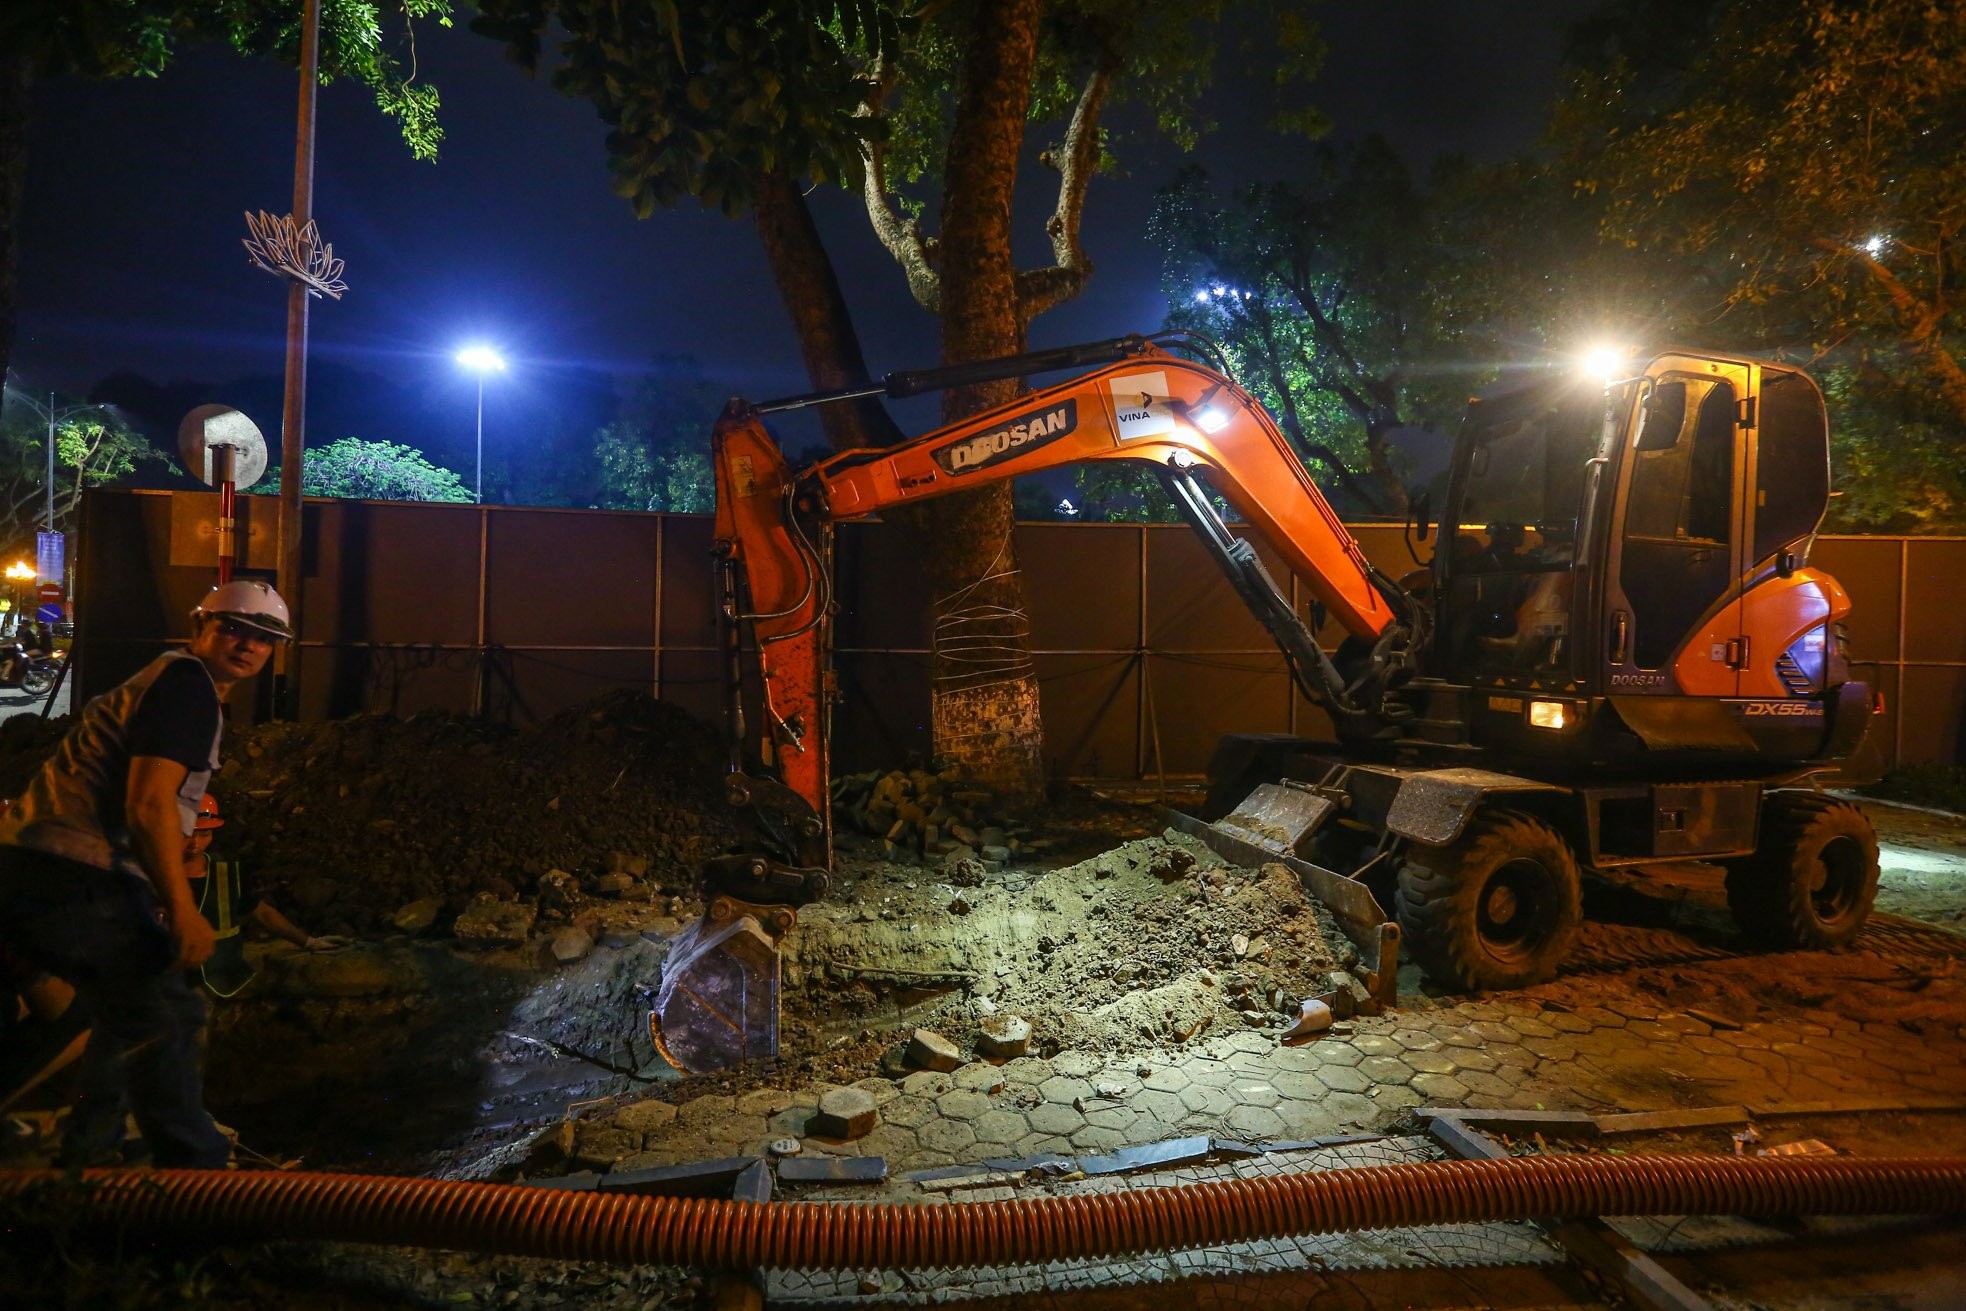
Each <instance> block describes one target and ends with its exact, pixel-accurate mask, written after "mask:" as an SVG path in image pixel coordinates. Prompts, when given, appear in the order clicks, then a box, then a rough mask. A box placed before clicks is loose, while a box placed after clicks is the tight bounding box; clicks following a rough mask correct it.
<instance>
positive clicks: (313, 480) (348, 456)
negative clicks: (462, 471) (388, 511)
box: [246, 437, 471, 503]
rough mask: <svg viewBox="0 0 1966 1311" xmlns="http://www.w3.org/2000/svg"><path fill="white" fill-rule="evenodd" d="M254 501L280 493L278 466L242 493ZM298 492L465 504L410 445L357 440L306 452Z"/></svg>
mask: <svg viewBox="0 0 1966 1311" xmlns="http://www.w3.org/2000/svg"><path fill="white" fill-rule="evenodd" d="M246 490H247V491H248V492H250V493H252V494H253V495H254V496H277V495H279V494H280V466H279V465H277V464H276V465H274V466H273V467H272V468H270V469H268V470H267V471H266V476H265V477H264V478H261V479H260V480H259V481H258V482H257V483H255V484H253V486H251V487H249V488H247V489H246ZM300 490H301V491H302V492H303V493H304V494H305V495H308V496H340V497H347V498H349V499H351V500H363V501H452V502H459V501H461V502H466V503H468V502H469V501H470V500H471V489H470V488H468V487H466V486H465V485H464V480H463V479H461V478H459V477H458V476H457V475H456V474H455V473H453V472H451V471H450V470H449V469H444V468H439V467H438V466H437V465H434V464H432V463H430V461H429V460H427V459H425V458H424V456H423V452H421V451H419V450H417V449H416V448H415V447H414V446H397V445H393V444H391V443H389V442H365V441H363V440H362V439H361V438H359V437H343V438H342V439H341V440H340V441H337V442H330V443H329V444H328V445H326V446H323V447H320V448H318V449H316V450H314V451H311V452H310V453H309V454H308V457H307V463H306V464H305V465H304V466H303V467H302V472H301V480H300Z"/></svg>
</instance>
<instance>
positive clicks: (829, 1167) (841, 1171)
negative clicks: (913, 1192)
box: [778, 1156, 887, 1184]
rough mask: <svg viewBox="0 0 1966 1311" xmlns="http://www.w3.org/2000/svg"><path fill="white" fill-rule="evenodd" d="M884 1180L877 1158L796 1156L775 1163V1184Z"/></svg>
mask: <svg viewBox="0 0 1966 1311" xmlns="http://www.w3.org/2000/svg"><path fill="white" fill-rule="evenodd" d="M886 1178H887V1159H886V1158H885V1157H880V1156H797V1157H790V1158H787V1159H786V1160H783V1161H780V1162H779V1163H778V1181H779V1182H780V1183H787V1184H877V1183H880V1182H881V1181H882V1180H884V1179H886Z"/></svg>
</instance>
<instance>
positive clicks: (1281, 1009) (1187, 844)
mask: <svg viewBox="0 0 1966 1311" xmlns="http://www.w3.org/2000/svg"><path fill="white" fill-rule="evenodd" d="M845 873H847V874H848V876H847V877H843V879H842V881H841V886H840V889H839V892H838V895H837V898H836V899H835V900H833V901H831V902H828V903H823V904H820V905H816V906H810V907H807V908H806V909H805V910H804V911H802V912H801V915H800V922H799V926H798V928H797V929H795V930H794V931H793V933H792V934H791V935H790V937H788V939H787V940H786V947H785V985H786V995H787V1009H788V1020H789V1021H791V1027H800V1026H813V1027H816V1028H819V1029H822V1030H831V1031H833V1032H835V1033H837V1034H838V1035H840V1036H841V1037H846V1036H849V1035H857V1034H860V1033H863V1032H864V1031H865V1030H867V1029H869V1028H873V1029H880V1028H883V1027H886V1028H905V1027H907V1026H912V1025H917V1024H919V1025H924V1026H927V1027H930V1028H936V1029H938V1030H939V1031H941V1032H943V1033H944V1034H945V1035H946V1036H947V1037H949V1038H950V1039H952V1040H954V1041H956V1042H958V1043H962V1044H967V1043H969V1042H970V1041H972V1040H973V1038H974V1034H975V1030H976V1028H977V1026H978V1024H979V1023H980V1022H982V1021H983V1020H985V1019H987V1018H989V1017H991V1016H994V1015H998V1014H1010V1015H1016V1016H1019V1017H1021V1018H1023V1019H1024V1020H1027V1021H1028V1022H1029V1023H1030V1025H1031V1029H1032V1050H1034V1051H1039V1052H1049V1051H1055V1050H1059V1049H1061V1048H1079V1049H1093V1050H1106V1051H1120V1050H1128V1049H1133V1048H1139V1047H1141V1046H1146V1045H1158V1044H1163V1043H1168V1042H1185V1041H1188V1040H1189V1039H1192V1038H1194V1037H1196V1036H1197V1035H1199V1034H1201V1033H1203V1032H1209V1031H1215V1032H1219V1031H1220V1030H1221V1029H1223V1028H1226V1027H1231V1026H1233V1027H1242V1026H1245V1025H1248V1026H1253V1027H1273V1026H1275V1025H1277V1024H1280V1023H1282V1022H1284V1021H1285V1019H1286V1017H1287V1016H1290V1015H1294V1014H1295V1012H1296V1010H1297V1007H1298V1004H1299V1003H1300V1002H1301V1001H1302V1000H1303V999H1304V998H1305V997H1309V996H1315V995H1317V994H1319V993H1322V992H1324V991H1326V990H1327V989H1328V988H1329V987H1330V986H1331V982H1330V979H1329V975H1330V973H1331V972H1332V971H1333V970H1334V969H1336V968H1337V966H1338V960H1337V959H1336V958H1335V957H1334V954H1333V951H1334V946H1335V947H1336V948H1337V949H1340V950H1342V948H1343V945H1344V944H1343V942H1342V940H1341V939H1340V938H1338V936H1337V931H1336V929H1335V927H1334V926H1332V925H1330V923H1329V921H1328V918H1325V917H1324V912H1323V911H1322V910H1321V909H1320V908H1318V907H1317V906H1316V905H1315V903H1314V902H1313V901H1312V900H1311V899H1310V898H1309V897H1308V896H1306V895H1305V893H1304V891H1303V889H1302V887H1301V886H1300V885H1299V884H1298V882H1297V879H1296V878H1295V877H1294V876H1293V875H1292V874H1291V873H1290V872H1289V871H1288V870H1287V869H1285V868H1284V867H1283V866H1282V865H1268V866H1265V867H1263V868H1262V869H1260V870H1253V871H1252V870H1240V869H1236V868H1234V867H1233V866H1229V865H1227V864H1225V863H1224V862H1223V861H1222V859H1221V857H1219V856H1217V855H1216V854H1215V853H1214V852H1213V851H1211V850H1209V849H1208V848H1207V847H1206V846H1204V845H1202V844H1201V843H1199V842H1197V841H1195V840H1194V839H1192V838H1189V837H1187V836H1185V835H1183V834H1180V833H1178V832H1175V831H1173V830H1169V831H1168V832H1167V833H1165V834H1163V835H1161V836H1158V837H1148V838H1140V839H1136V840H1133V841H1130V842H1125V843H1122V844H1121V845H1119V846H1117V847H1114V848H1112V849H1111V850H1108V851H1105V852H1102V853H1101V854H1099V855H1097V856H1094V857H1093V858H1091V859H1090V860H1085V861H1081V862H1080V863H1078V864H1075V865H1068V866H1065V867H1064V868H1061V869H1055V870H1049V871H1033V870H1024V871H1018V870H1014V869H1012V870H1005V871H1001V872H990V871H985V870H984V869H983V868H982V867H981V865H980V864H979V863H978V862H975V861H961V860H957V861H950V862H948V863H946V864H945V865H944V866H943V867H942V868H941V869H940V870H936V871H926V870H922V869H919V868H914V867H911V866H907V865H896V864H892V863H888V862H865V863H861V864H859V865H858V866H857V868H856V869H855V870H853V871H850V872H845Z"/></svg>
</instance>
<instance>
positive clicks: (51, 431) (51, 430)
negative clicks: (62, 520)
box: [48, 392, 55, 532]
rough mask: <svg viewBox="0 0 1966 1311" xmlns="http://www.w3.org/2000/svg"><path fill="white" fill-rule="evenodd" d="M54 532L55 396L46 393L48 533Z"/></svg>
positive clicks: (51, 393)
mask: <svg viewBox="0 0 1966 1311" xmlns="http://www.w3.org/2000/svg"><path fill="white" fill-rule="evenodd" d="M54 530H55V394H54V393H53V392H49V393H48V531H49V532H53V531H54Z"/></svg>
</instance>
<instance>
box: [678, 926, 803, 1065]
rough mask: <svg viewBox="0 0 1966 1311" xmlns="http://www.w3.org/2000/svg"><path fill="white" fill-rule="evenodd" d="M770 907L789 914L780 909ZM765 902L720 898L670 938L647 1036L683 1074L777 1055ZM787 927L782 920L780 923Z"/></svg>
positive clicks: (773, 940)
mask: <svg viewBox="0 0 1966 1311" xmlns="http://www.w3.org/2000/svg"><path fill="white" fill-rule="evenodd" d="M770 910H771V911H776V912H778V914H779V915H781V916H783V917H784V918H786V919H788V920H789V919H790V917H791V912H790V911H789V910H787V909H786V908H784V907H772V908H770ZM720 912H721V913H720ZM769 914H770V912H769V911H767V909H766V908H765V907H762V906H753V905H750V904H749V903H744V902H732V901H730V900H729V899H727V898H719V904H718V905H717V906H715V907H713V908H712V909H711V911H710V912H709V913H707V914H705V915H703V916H702V917H700V918H699V919H698V920H697V921H696V923H694V924H692V925H690V926H689V927H688V928H687V929H684V930H683V931H682V932H681V933H679V934H677V935H676V936H675V937H674V938H672V939H670V944H669V959H668V960H667V961H666V962H665V963H664V965H663V967H662V986H661V988H660V989H659V990H657V992H656V995H655V1009H654V1010H652V1011H650V1012H649V1037H650V1038H652V1039H654V1040H655V1047H656V1050H657V1051H659V1052H661V1053H662V1056H663V1059H664V1060H666V1061H668V1062H669V1063H670V1064H671V1065H674V1066H675V1067H676V1068H678V1069H680V1070H683V1071H685V1072H687V1073H690V1074H708V1073H710V1072H711V1071H713V1070H727V1069H730V1068H731V1067H732V1066H735V1065H742V1064H743V1063H744V1062H746V1061H754V1060H770V1059H771V1058H773V1057H775V1056H777V1055H778V939H779V938H780V937H783V936H784V934H783V931H782V930H781V931H780V932H779V933H778V934H776V935H774V934H773V933H771V931H770V929H769V928H768V927H767V925H768V924H769V918H765V919H761V918H760V917H761V916H769ZM787 927H789V925H788V926H787Z"/></svg>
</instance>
